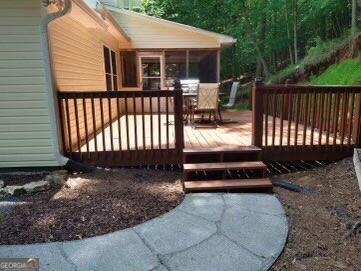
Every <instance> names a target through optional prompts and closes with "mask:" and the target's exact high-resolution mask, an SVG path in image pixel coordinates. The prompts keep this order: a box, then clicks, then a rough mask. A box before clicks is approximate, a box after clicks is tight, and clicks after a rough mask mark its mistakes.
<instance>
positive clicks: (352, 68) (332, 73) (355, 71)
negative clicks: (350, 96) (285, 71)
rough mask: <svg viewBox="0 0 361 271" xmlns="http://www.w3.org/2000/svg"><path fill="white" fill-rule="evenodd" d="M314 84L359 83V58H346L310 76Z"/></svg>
mask: <svg viewBox="0 0 361 271" xmlns="http://www.w3.org/2000/svg"><path fill="white" fill-rule="evenodd" d="M310 82H311V83H312V84H314V85H356V84H360V83H361V60H360V59H347V60H345V61H343V62H341V63H339V64H334V65H332V66H330V67H329V68H328V69H327V70H326V71H325V72H324V73H322V74H321V75H319V76H311V78H310Z"/></svg>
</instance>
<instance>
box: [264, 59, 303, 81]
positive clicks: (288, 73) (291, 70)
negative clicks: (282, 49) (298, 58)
mask: <svg viewBox="0 0 361 271" xmlns="http://www.w3.org/2000/svg"><path fill="white" fill-rule="evenodd" d="M303 67H304V64H303V62H301V63H299V64H297V65H294V64H293V65H290V66H288V67H286V68H285V69H283V70H280V71H278V72H276V73H275V74H272V75H270V76H269V77H267V78H266V83H267V84H278V83H282V82H284V81H285V80H286V79H287V78H291V77H293V75H294V74H295V73H297V72H302V70H303Z"/></svg>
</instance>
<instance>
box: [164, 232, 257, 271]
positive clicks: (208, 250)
mask: <svg viewBox="0 0 361 271" xmlns="http://www.w3.org/2000/svg"><path fill="white" fill-rule="evenodd" d="M166 266H168V267H169V269H170V270H172V271H186V270H197V271H220V270H227V271H239V270H242V271H248V270H249V271H255V270H261V268H262V259H261V258H260V257H257V256H256V255H254V254H252V253H250V252H248V251H247V250H246V249H243V248H241V247H239V246H237V245H236V244H235V243H233V242H231V241H230V240H229V239H228V238H226V237H224V236H222V235H214V236H212V237H211V238H210V239H208V240H206V241H205V242H202V243H200V244H198V245H196V246H194V247H192V248H190V249H188V250H186V251H182V252H180V253H178V254H175V255H174V256H172V257H170V258H169V259H168V260H166Z"/></svg>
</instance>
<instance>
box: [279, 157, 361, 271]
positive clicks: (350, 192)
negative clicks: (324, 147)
mask: <svg viewBox="0 0 361 271" xmlns="http://www.w3.org/2000/svg"><path fill="white" fill-rule="evenodd" d="M281 177H282V179H284V180H288V181H291V182H295V183H297V184H301V185H303V186H305V187H306V188H307V189H309V191H308V192H302V193H295V192H291V191H288V190H284V189H281V188H276V189H275V191H276V193H277V194H278V195H279V198H280V200H281V201H282V203H283V205H284V207H285V210H286V213H287V215H288V222H289V226H290V233H289V240H288V243H287V245H286V248H285V251H284V252H283V254H282V255H281V257H280V258H279V260H278V261H277V262H276V263H275V265H274V266H273V268H272V270H274V271H279V270H287V271H289V270H317V271H322V270H361V256H360V252H361V234H360V233H356V234H355V232H353V231H351V228H352V227H353V226H354V225H356V224H355V223H357V222H358V221H361V192H360V189H359V187H358V183H357V179H356V174H355V171H354V168H353V163H352V159H345V160H343V161H340V162H338V163H335V164H331V165H328V166H326V167H322V168H318V169H315V170H311V171H305V172H297V173H292V174H287V175H283V176H281Z"/></svg>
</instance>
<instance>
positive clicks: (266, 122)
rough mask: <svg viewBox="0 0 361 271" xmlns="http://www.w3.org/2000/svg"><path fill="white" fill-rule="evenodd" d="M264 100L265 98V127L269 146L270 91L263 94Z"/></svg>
mask: <svg viewBox="0 0 361 271" xmlns="http://www.w3.org/2000/svg"><path fill="white" fill-rule="evenodd" d="M263 100H264V104H265V109H264V112H265V123H264V125H265V127H264V133H265V146H268V111H269V106H268V101H269V96H268V93H266V94H265V95H264V96H263Z"/></svg>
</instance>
